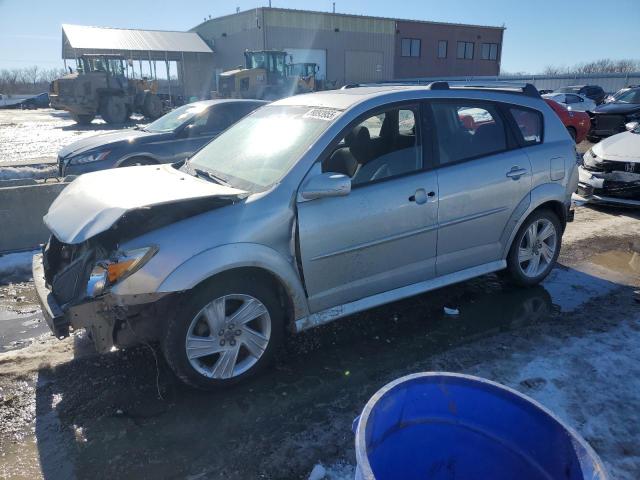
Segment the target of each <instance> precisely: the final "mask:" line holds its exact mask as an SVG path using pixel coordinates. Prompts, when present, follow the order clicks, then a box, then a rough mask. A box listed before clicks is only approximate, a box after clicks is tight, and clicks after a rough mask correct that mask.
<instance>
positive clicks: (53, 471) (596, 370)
mask: <svg viewBox="0 0 640 480" xmlns="http://www.w3.org/2000/svg"><path fill="white" fill-rule="evenodd" d="M639 234H640V222H638V215H636V214H635V213H633V212H631V211H629V210H606V209H591V208H586V207H580V208H578V210H577V213H576V221H575V222H574V223H573V224H570V225H569V227H568V230H567V232H566V235H565V241H564V245H563V250H562V253H561V256H560V265H559V266H558V267H557V268H556V269H555V270H554V271H553V272H552V274H551V275H550V276H549V278H548V279H547V280H546V281H545V282H544V285H542V286H539V287H536V288H532V289H516V288H513V287H511V286H509V285H508V284H505V283H504V282H503V281H502V280H501V279H500V278H499V277H496V276H495V275H489V276H485V277H481V278H479V279H475V280H472V281H469V282H465V283H463V284H460V285H456V286H452V287H448V288H445V289H441V290H438V291H436V292H431V293H428V294H425V295H420V296H418V297H415V298H411V299H407V300H404V301H401V302H396V303H393V304H390V305H386V306H384V307H381V308H377V309H374V310H371V311H369V312H364V313H362V314H359V315H354V316H352V317H350V318H347V319H343V320H341V321H338V322H335V323H334V324H330V325H326V326H324V327H321V328H319V329H316V330H313V331H310V332H307V333H304V334H301V335H300V336H298V337H295V338H292V339H290V340H289V341H288V343H287V346H286V348H284V350H283V352H282V353H281V355H280V357H279V359H278V361H277V363H276V365H275V367H274V368H273V369H271V370H270V371H268V372H266V373H265V374H264V375H263V376H261V377H260V378H257V379H255V380H253V381H251V382H250V383H248V384H246V385H243V386H239V387H237V388H233V389H230V390H228V391H224V392H218V393H200V392H194V391H191V390H188V389H186V388H184V387H182V386H181V385H180V384H179V383H177V382H176V380H175V379H174V378H173V376H172V375H171V373H170V371H169V370H168V368H167V367H166V365H165V364H164V362H163V361H162V359H161V357H159V356H158V357H157V356H156V352H154V350H153V349H151V348H150V347H147V346H142V347H139V348H133V349H128V350H123V351H117V352H113V353H110V354H107V355H101V356H97V355H95V354H93V353H92V351H91V347H90V342H89V341H88V339H87V338H86V337H85V336H84V335H83V334H82V333H77V334H76V335H74V336H72V337H71V338H68V339H66V340H64V341H58V340H56V339H53V338H51V337H46V336H44V337H43V336H42V335H41V334H38V335H32V334H30V333H29V332H27V333H26V334H24V336H26V337H33V338H28V339H25V338H23V339H22V340H21V341H24V344H23V345H18V346H15V345H14V346H13V347H12V348H13V350H11V351H8V352H4V353H0V452H2V453H0V477H2V478H12V479H22V478H25V479H26V478H43V477H44V478H88V477H90V478H94V479H99V478H114V477H116V478H119V477H128V478H191V479H217V478H225V479H245V478H267V479H281V478H284V479H304V478H308V476H309V474H310V472H311V471H312V470H313V469H314V467H315V466H316V465H318V464H322V465H324V467H326V468H320V467H316V473H317V472H318V471H324V473H325V474H326V475H325V478H333V479H337V478H340V479H346V478H353V464H354V461H355V457H354V450H353V448H354V441H353V435H352V434H351V421H352V420H353V418H354V417H355V416H356V415H358V413H359V412H360V411H361V409H362V407H363V406H364V404H365V403H366V401H367V400H368V399H369V397H370V396H371V395H372V394H373V393H374V392H375V391H376V390H378V389H379V388H380V387H382V386H383V385H384V384H386V383H387V382H389V381H391V380H393V379H395V378H398V377H400V376H402V375H406V374H409V373H413V372H418V371H427V370H446V371H453V372H464V373H471V374H475V375H480V376H483V377H486V378H489V379H492V380H495V381H498V382H502V383H505V384H507V385H509V386H512V387H514V388H516V389H518V390H519V391H521V392H523V393H525V394H528V395H531V396H532V397H534V398H536V399H537V400H538V401H540V402H541V403H543V404H544V405H546V406H547V407H548V408H550V409H551V410H553V411H554V412H556V413H557V414H558V415H559V416H560V417H561V418H563V419H564V420H565V421H566V422H567V423H569V424H570V425H572V426H573V427H575V428H576V429H577V431H578V432H580V433H581V434H582V435H583V436H584V437H585V438H586V440H587V441H588V442H589V443H590V444H591V445H592V446H593V447H594V448H595V450H596V451H597V452H598V453H599V454H600V455H601V457H602V459H603V461H604V462H605V464H606V466H607V468H608V469H609V471H610V473H611V475H612V478H615V479H622V480H626V479H629V480H631V479H636V478H638V477H639V475H640V422H638V413H637V412H638V410H639V409H640V304H638V303H636V302H635V301H634V297H633V289H634V288H637V287H638V286H639V285H640V277H639V275H640V271H639V270H638V268H639V267H638V264H639V263H640V262H639V259H638V254H637V253H635V252H634V251H633V250H632V249H631V248H630V245H631V243H632V242H633V240H634V239H637V238H638V235H639ZM29 287H30V283H28V282H23V283H20V284H12V285H5V286H3V287H0V311H2V309H4V310H5V311H6V312H14V314H15V315H14V317H16V316H18V313H17V310H19V308H22V306H24V305H27V306H28V307H27V308H33V306H32V304H31V303H30V302H31V298H32V297H30V296H29V295H28V294H26V293H23V292H26V291H27V290H28V289H29ZM16 297H22V300H21V303H19V302H18V301H17V300H16ZM444 306H449V307H455V308H458V309H459V310H460V315H458V316H455V317H451V316H446V315H444V314H443V307H444ZM36 308H37V307H36ZM7 315H8V313H7ZM1 318H2V317H0V329H2V328H3V327H2V324H3V322H2V320H1ZM36 333H38V332H36ZM24 345H26V346H24ZM19 346H23V348H18V347H19Z"/></svg>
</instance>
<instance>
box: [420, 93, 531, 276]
mask: <svg viewBox="0 0 640 480" xmlns="http://www.w3.org/2000/svg"><path fill="white" fill-rule="evenodd" d="M430 105H431V108H432V110H433V116H434V121H435V125H436V136H437V148H436V151H437V153H438V168H437V173H438V190H439V208H438V224H439V226H438V256H437V261H436V273H437V275H438V276H441V275H447V274H450V273H454V272H457V271H460V270H464V269H468V268H472V267H477V266H480V265H483V264H487V263H490V262H495V261H498V260H500V259H501V255H502V252H503V249H504V244H505V242H506V241H507V240H506V236H507V235H506V234H505V231H506V227H507V223H508V221H509V219H510V217H511V216H512V215H513V214H514V211H515V210H516V207H517V206H518V205H519V204H521V202H523V201H527V199H528V197H529V191H530V189H531V165H530V162H529V159H528V157H527V155H526V154H525V153H524V152H523V151H522V150H521V149H519V148H516V147H517V144H516V139H515V137H514V134H513V132H512V126H511V125H510V123H508V119H507V117H506V116H505V114H504V113H503V109H502V108H501V107H500V106H499V104H496V103H493V102H484V101H475V100H464V99H456V100H443V101H432V102H430ZM527 203H528V202H527Z"/></svg>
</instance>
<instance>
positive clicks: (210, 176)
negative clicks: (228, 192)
mask: <svg viewBox="0 0 640 480" xmlns="http://www.w3.org/2000/svg"><path fill="white" fill-rule="evenodd" d="M193 171H194V172H196V175H198V176H199V177H206V178H208V179H209V180H213V181H214V182H216V183H219V184H220V185H224V186H225V187H231V184H230V183H229V182H227V181H226V180H224V179H222V178H220V177H218V176H217V175H215V174H214V173H211V172H210V171H209V170H203V169H201V168H194V169H193Z"/></svg>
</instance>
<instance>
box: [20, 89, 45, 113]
mask: <svg viewBox="0 0 640 480" xmlns="http://www.w3.org/2000/svg"><path fill="white" fill-rule="evenodd" d="M16 108H23V109H25V110H33V109H36V108H49V94H48V93H47V92H45V93H41V94H39V95H35V96H33V97H29V98H25V99H24V100H22V101H21V102H20V103H18V104H16Z"/></svg>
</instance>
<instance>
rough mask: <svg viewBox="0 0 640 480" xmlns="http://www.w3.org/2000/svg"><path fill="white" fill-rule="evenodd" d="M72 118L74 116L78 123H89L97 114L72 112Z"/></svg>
mask: <svg viewBox="0 0 640 480" xmlns="http://www.w3.org/2000/svg"><path fill="white" fill-rule="evenodd" d="M71 118H73V120H74V121H75V122H76V123H77V124H78V125H89V124H90V123H91V122H93V119H94V118H96V116H95V115H91V114H87V115H80V114H77V113H72V114H71Z"/></svg>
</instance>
